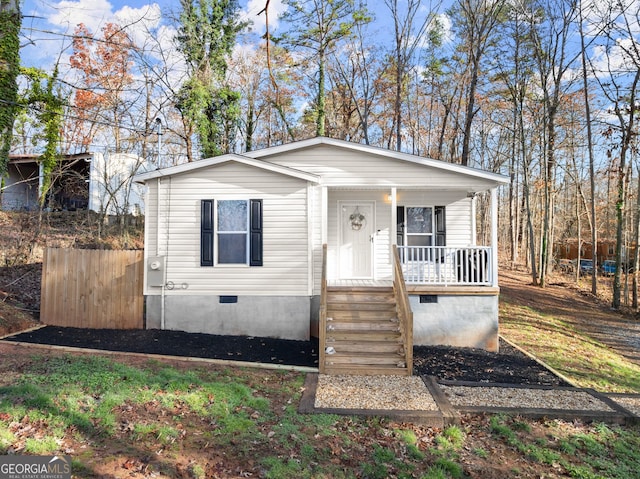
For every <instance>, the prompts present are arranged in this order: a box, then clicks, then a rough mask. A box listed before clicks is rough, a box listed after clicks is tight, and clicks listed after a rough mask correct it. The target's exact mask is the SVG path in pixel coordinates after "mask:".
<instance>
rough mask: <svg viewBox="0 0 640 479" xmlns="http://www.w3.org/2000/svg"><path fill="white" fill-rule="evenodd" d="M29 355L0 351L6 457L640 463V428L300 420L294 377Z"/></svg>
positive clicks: (528, 469) (274, 474)
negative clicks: (440, 426)
mask: <svg viewBox="0 0 640 479" xmlns="http://www.w3.org/2000/svg"><path fill="white" fill-rule="evenodd" d="M25 349H26V348H20V347H15V346H8V345H3V346H2V349H0V353H1V354H2V358H3V360H4V359H6V361H3V362H2V365H3V366H2V367H1V368H0V369H1V371H0V372H1V373H2V374H0V378H1V379H0V454H12V453H18V454H36V455H48V454H67V455H70V456H71V457H72V460H73V464H72V465H73V474H74V476H75V477H116V478H119V477H122V478H124V477H127V478H130V477H140V478H141V477H191V478H205V477H265V478H341V477H345V478H347V477H349V478H351V477H353V478H356V477H357V478H360V477H361V478H387V477H399V478H461V477H478V478H492V477H496V478H498V477H500V478H504V477H536V478H539V477H557V476H558V475H560V474H562V475H565V474H566V475H570V476H571V477H583V478H597V477H611V478H625V479H628V478H630V477H634V476H633V474H636V473H637V471H638V470H640V429H639V428H637V427H626V428H625V427H618V426H607V425H604V424H591V425H584V424H577V423H568V422H563V421H552V420H550V421H533V420H523V419H521V418H517V417H507V416H487V417H484V416H467V417H464V418H463V421H462V424H461V425H460V426H451V427H447V428H445V429H434V428H428V427H423V426H420V425H417V424H412V423H401V422H392V421H390V420H387V419H384V418H359V417H353V416H335V415H326V414H316V415H303V414H299V413H298V412H297V404H298V401H299V400H300V396H301V393H302V387H303V383H304V375H303V374H301V373H297V372H288V371H263V370H256V369H248V368H224V367H220V366H211V365H198V364H197V363H188V362H178V361H174V362H171V363H169V362H165V361H154V360H141V359H132V358H127V357H122V356H115V357H102V356H90V355H69V354H57V353H54V352H51V353H47V354H46V355H33V354H31V353H29V352H28V351H25ZM636 477H637V476H636Z"/></svg>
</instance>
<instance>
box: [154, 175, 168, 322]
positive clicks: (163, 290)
mask: <svg viewBox="0 0 640 479" xmlns="http://www.w3.org/2000/svg"><path fill="white" fill-rule="evenodd" d="M157 186H158V191H157V204H156V222H157V228H156V256H160V199H161V195H160V188H161V187H162V181H161V178H157ZM166 274H167V262H166V260H165V262H164V265H163V268H162V275H163V281H162V286H161V294H160V329H161V330H163V329H164V297H165V294H164V293H165V288H164V285H165V284H166Z"/></svg>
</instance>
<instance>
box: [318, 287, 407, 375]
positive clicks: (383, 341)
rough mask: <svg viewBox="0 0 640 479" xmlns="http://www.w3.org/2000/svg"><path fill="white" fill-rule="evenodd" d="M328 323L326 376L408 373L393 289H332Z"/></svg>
mask: <svg viewBox="0 0 640 479" xmlns="http://www.w3.org/2000/svg"><path fill="white" fill-rule="evenodd" d="M326 324H327V330H326V339H325V346H324V347H325V348H326V347H331V348H333V351H334V352H333V354H326V355H325V356H324V357H325V360H324V365H323V366H324V372H325V373H326V374H351V375H353V374H357V375H407V374H408V369H407V367H406V364H405V352H404V347H403V344H402V341H401V336H400V324H399V322H398V318H397V312H396V303H395V296H394V292H393V288H391V287H379V288H368V287H346V288H345V287H337V288H329V289H328V292H327V323H326Z"/></svg>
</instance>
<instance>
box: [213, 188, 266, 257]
mask: <svg viewBox="0 0 640 479" xmlns="http://www.w3.org/2000/svg"><path fill="white" fill-rule="evenodd" d="M262 256H263V247H262V200H258V199H255V200H202V201H201V220H200V265H201V266H214V265H215V264H248V265H250V266H262V262H263V258H262Z"/></svg>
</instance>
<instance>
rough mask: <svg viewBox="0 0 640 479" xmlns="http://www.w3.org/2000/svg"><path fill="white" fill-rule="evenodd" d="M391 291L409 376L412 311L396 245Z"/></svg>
mask: <svg viewBox="0 0 640 479" xmlns="http://www.w3.org/2000/svg"><path fill="white" fill-rule="evenodd" d="M393 261H394V268H393V292H394V295H395V298H396V308H397V313H398V325H399V327H400V335H401V336H402V346H403V348H404V360H405V364H406V366H407V373H408V375H409V376H411V375H412V374H413V312H412V311H411V304H410V303H409V295H408V294H407V288H406V286H405V280H404V278H403V277H402V271H401V269H400V267H399V266H400V256H399V254H398V249H397V247H396V246H394V247H393Z"/></svg>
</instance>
